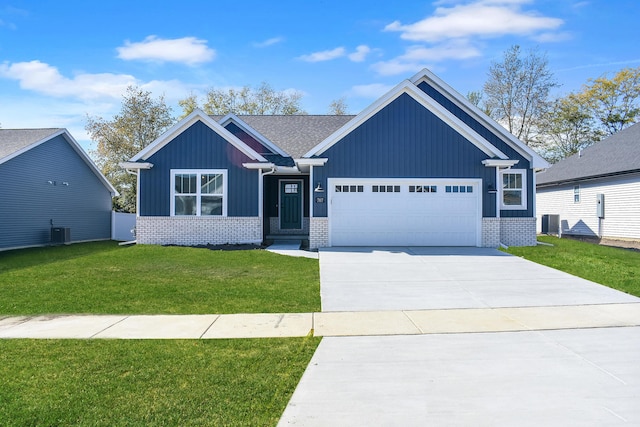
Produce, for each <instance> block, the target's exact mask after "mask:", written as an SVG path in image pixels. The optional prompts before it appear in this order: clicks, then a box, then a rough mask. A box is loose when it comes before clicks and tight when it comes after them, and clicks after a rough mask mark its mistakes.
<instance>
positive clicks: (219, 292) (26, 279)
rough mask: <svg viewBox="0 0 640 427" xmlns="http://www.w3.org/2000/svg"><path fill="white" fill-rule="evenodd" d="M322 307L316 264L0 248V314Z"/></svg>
mask: <svg viewBox="0 0 640 427" xmlns="http://www.w3.org/2000/svg"><path fill="white" fill-rule="evenodd" d="M319 310H320V278H319V269H318V261H317V260H314V259H307V258H294V257H287V256H282V255H277V254H273V253H270V252H267V251H264V250H245V251H211V250H207V249H197V248H184V247H162V246H153V245H139V246H125V247H123V246H118V245H117V244H116V243H114V242H96V243H84V244H74V245H69V246H60V247H47V248H36V249H25V250H16V251H9V252H0V314H3V315H30V314H45V313H46V314H60V313H89V314H203V313H218V314H224V313H276V312H312V311H319Z"/></svg>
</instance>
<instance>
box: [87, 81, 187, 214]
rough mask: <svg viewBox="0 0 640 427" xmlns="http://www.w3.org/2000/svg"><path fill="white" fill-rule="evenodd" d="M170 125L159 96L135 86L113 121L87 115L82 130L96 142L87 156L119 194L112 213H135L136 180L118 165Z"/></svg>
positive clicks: (130, 88) (129, 89) (167, 113)
mask: <svg viewBox="0 0 640 427" xmlns="http://www.w3.org/2000/svg"><path fill="white" fill-rule="evenodd" d="M174 121H175V120H174V119H173V117H172V116H171V110H170V108H169V107H167V105H166V103H165V101H164V97H163V96H160V97H159V98H157V99H153V98H152V97H151V92H147V91H145V90H142V89H140V88H139V87H136V86H129V87H128V88H127V91H126V93H125V94H124V96H123V99H122V107H121V109H120V112H119V113H118V114H116V115H115V116H114V117H113V119H111V120H105V119H103V118H102V117H91V116H89V115H87V124H86V126H85V129H86V130H87V132H88V133H89V136H90V137H91V139H92V140H93V141H94V142H96V149H95V150H92V151H91V155H92V157H93V158H94V159H95V161H96V163H97V165H98V167H99V168H100V169H101V170H102V173H103V174H104V175H105V176H106V177H107V179H108V180H109V181H110V182H111V184H113V186H114V187H115V188H116V189H117V190H118V192H119V193H120V196H118V197H115V198H114V200H113V205H114V209H116V210H118V211H123V212H135V209H136V178H135V176H133V175H130V174H128V173H127V172H126V171H125V170H123V169H122V168H121V167H120V163H121V162H124V161H127V160H129V159H130V158H131V157H133V156H134V155H135V154H137V153H138V152H139V151H140V150H142V149H143V148H144V147H146V146H147V145H149V144H150V143H151V142H153V140H155V139H156V138H157V137H158V136H160V134H162V132H164V131H165V130H166V129H167V128H168V127H169V126H171V125H172V124H173V123H174Z"/></svg>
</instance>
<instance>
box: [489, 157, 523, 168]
mask: <svg viewBox="0 0 640 427" xmlns="http://www.w3.org/2000/svg"><path fill="white" fill-rule="evenodd" d="M519 162H520V160H511V159H508V160H505V159H486V160H483V161H482V164H483V165H485V166H486V167H488V168H495V167H498V168H510V167H512V166H515V165H517V164H518V163H519Z"/></svg>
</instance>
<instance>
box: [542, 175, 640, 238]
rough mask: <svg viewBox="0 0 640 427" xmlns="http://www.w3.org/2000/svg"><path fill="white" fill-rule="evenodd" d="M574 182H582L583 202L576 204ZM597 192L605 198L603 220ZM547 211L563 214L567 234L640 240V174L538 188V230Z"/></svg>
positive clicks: (581, 193) (581, 199) (561, 218)
mask: <svg viewBox="0 0 640 427" xmlns="http://www.w3.org/2000/svg"><path fill="white" fill-rule="evenodd" d="M575 185H580V203H574V186H575ZM598 194H604V199H605V202H604V203H605V208H604V209H605V212H604V216H605V217H604V219H602V220H601V221H600V220H599V219H598V216H597V210H596V209H597V204H596V200H597V195H598ZM545 214H551V215H560V223H561V227H562V230H561V232H562V233H564V234H577V235H585V236H599V237H610V238H627V239H640V175H634V176H626V177H617V178H608V179H603V180H598V181H585V182H581V183H575V184H564V185H559V186H557V187H546V188H539V189H538V192H537V215H538V218H539V220H538V232H541V231H542V230H541V225H540V224H541V222H542V221H541V218H542V215H545Z"/></svg>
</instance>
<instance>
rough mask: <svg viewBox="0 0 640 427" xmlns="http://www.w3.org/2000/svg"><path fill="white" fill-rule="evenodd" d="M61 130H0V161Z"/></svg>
mask: <svg viewBox="0 0 640 427" xmlns="http://www.w3.org/2000/svg"><path fill="white" fill-rule="evenodd" d="M61 130H62V129H59V128H47V129H0V160H2V159H4V158H5V157H9V156H10V155H12V154H14V153H16V152H18V151H20V150H22V149H24V148H27V147H28V146H30V145H31V144H34V143H36V142H38V141H41V140H43V139H45V138H46V137H48V136H51V135H53V134H54V133H56V132H59V131H61Z"/></svg>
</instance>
